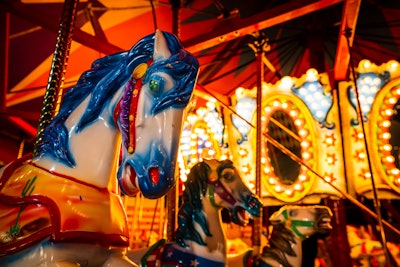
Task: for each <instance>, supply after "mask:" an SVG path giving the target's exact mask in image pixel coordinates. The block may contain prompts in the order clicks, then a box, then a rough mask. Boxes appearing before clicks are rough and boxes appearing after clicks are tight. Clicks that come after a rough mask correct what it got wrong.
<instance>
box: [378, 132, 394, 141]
mask: <svg viewBox="0 0 400 267" xmlns="http://www.w3.org/2000/svg"><path fill="white" fill-rule="evenodd" d="M380 136H381V138H382V139H386V140H389V139H390V137H391V136H392V135H391V134H390V133H382V134H381V135H380Z"/></svg>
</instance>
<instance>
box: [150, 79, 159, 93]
mask: <svg viewBox="0 0 400 267" xmlns="http://www.w3.org/2000/svg"><path fill="white" fill-rule="evenodd" d="M158 86H159V84H158V81H156V80H150V82H149V88H150V90H151V91H153V92H158Z"/></svg>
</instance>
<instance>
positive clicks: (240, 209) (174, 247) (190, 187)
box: [141, 160, 262, 267]
mask: <svg viewBox="0 0 400 267" xmlns="http://www.w3.org/2000/svg"><path fill="white" fill-rule="evenodd" d="M223 208H226V209H227V210H228V211H229V214H230V216H231V220H232V222H234V223H236V224H239V225H246V224H247V223H248V222H249V219H250V218H251V217H253V216H254V217H259V216H260V211H261V208H262V204H261V202H260V201H259V200H258V198H257V197H256V196H255V195H254V194H253V193H252V192H251V191H250V189H249V188H248V187H247V186H246V185H245V184H244V182H243V180H242V178H241V177H240V175H239V173H238V171H237V170H236V169H235V167H234V166H233V163H232V162H231V161H229V160H225V161H221V162H219V161H216V160H210V161H206V160H205V161H203V162H200V163H198V164H196V165H195V166H194V167H193V168H192V169H191V171H190V174H189V176H188V180H187V181H186V183H185V191H184V193H183V205H182V206H181V208H180V209H179V213H178V229H177V230H176V232H175V240H176V241H175V242H166V241H165V240H160V241H159V242H157V243H156V244H155V245H153V246H152V247H151V248H150V249H149V250H148V251H147V253H146V254H145V255H144V256H143V258H142V259H141V266H143V267H155V266H158V267H161V266H163V267H167V266H168V267H184V266H185V267H189V266H207V267H218V266H220V267H225V266H226V263H227V246H226V239H225V234H224V230H223V227H222V219H221V210H222V209H223Z"/></svg>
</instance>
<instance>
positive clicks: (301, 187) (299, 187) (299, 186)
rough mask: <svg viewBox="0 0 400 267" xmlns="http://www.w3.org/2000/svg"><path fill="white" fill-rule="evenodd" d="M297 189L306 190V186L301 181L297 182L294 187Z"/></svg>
mask: <svg viewBox="0 0 400 267" xmlns="http://www.w3.org/2000/svg"><path fill="white" fill-rule="evenodd" d="M293 188H294V189H295V190H296V191H299V192H302V191H303V190H304V186H303V184H301V183H296V184H295V185H294V187H293Z"/></svg>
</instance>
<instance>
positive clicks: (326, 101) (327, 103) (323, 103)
mask: <svg viewBox="0 0 400 267" xmlns="http://www.w3.org/2000/svg"><path fill="white" fill-rule="evenodd" d="M329 105H330V103H329V101H328V100H326V99H323V100H322V101H321V106H322V107H327V106H329Z"/></svg>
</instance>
